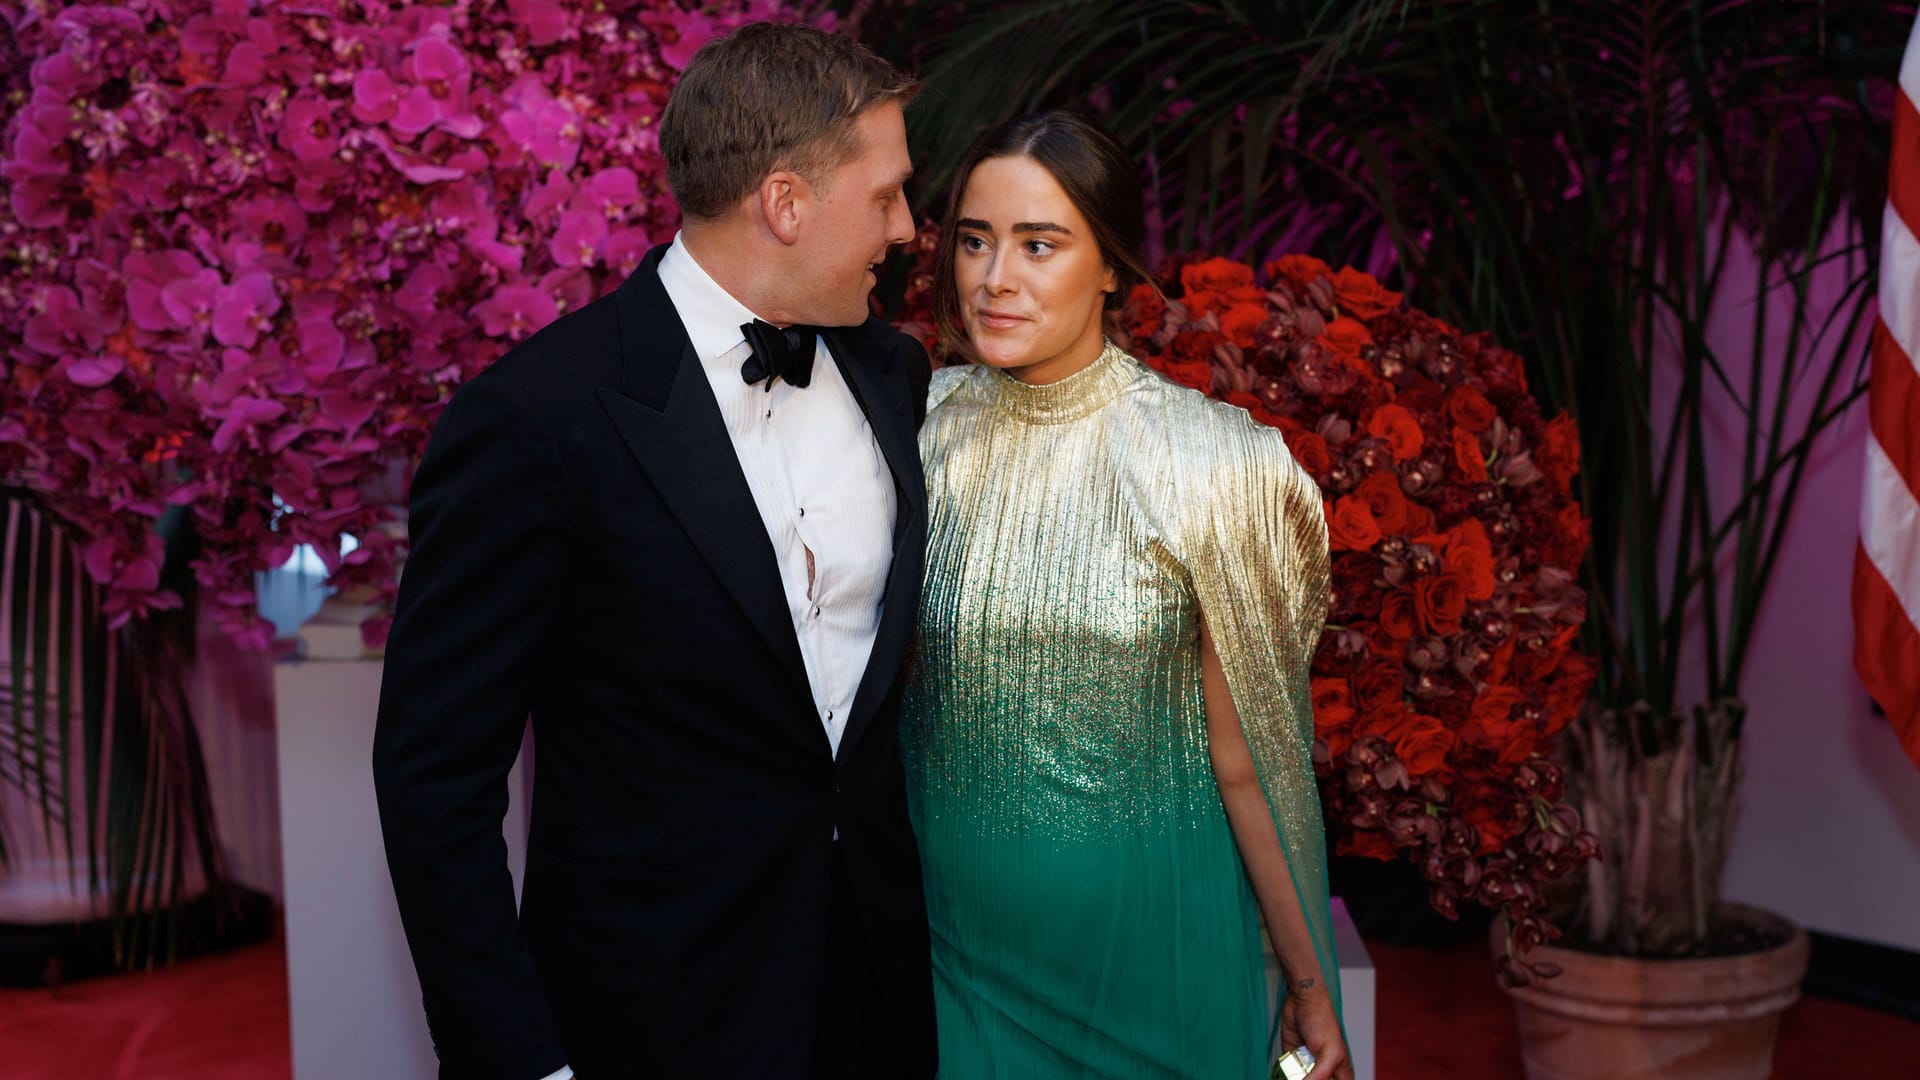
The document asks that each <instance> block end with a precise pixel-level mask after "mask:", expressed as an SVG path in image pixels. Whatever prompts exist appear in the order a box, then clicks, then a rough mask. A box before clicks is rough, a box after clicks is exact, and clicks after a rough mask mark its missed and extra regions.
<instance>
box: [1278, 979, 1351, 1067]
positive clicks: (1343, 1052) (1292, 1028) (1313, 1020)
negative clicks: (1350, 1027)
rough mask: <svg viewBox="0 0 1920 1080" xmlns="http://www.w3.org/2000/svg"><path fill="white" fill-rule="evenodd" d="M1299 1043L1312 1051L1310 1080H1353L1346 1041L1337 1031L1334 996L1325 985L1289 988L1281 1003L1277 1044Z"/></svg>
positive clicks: (1290, 1045) (1338, 1029) (1294, 1044)
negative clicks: (1330, 995) (1312, 1062)
mask: <svg viewBox="0 0 1920 1080" xmlns="http://www.w3.org/2000/svg"><path fill="white" fill-rule="evenodd" d="M1301 1043H1305V1044H1306V1046H1307V1049H1309V1050H1311V1051H1313V1059H1314V1066H1313V1072H1312V1073H1310V1074H1309V1076H1310V1077H1311V1080H1353V1061H1352V1059H1351V1058H1350V1057H1349V1056H1348V1054H1347V1040H1346V1038H1345V1037H1344V1036H1343V1035H1341V1034H1340V1017H1339V1016H1338V1015H1337V1014H1336V1013H1335V1012H1334V1011H1333V999H1332V998H1330V997H1328V996H1327V992H1326V989H1325V988H1324V987H1320V986H1317V985H1316V986H1305V987H1300V988H1298V989H1292V990H1289V991H1287V1000H1286V1001H1285V1002H1284V1003H1283V1004H1282V1005H1281V1006H1280V1045H1281V1046H1282V1047H1294V1046H1299V1045H1300V1044H1301Z"/></svg>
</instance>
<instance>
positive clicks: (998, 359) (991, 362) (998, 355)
mask: <svg viewBox="0 0 1920 1080" xmlns="http://www.w3.org/2000/svg"><path fill="white" fill-rule="evenodd" d="M974 355H975V356H976V357H978V358H979V360H980V362H981V363H983V364H985V365H987V366H988V367H991V368H999V369H1001V370H1002V371H1010V370H1012V369H1015V368H1023V367H1026V366H1027V365H1028V364H1031V363H1033V357H1032V355H1031V354H1030V353H1029V351H1028V350H1026V349H1016V348H1007V347H1004V346H1003V347H999V348H995V347H993V346H991V345H989V346H988V347H987V348H984V349H983V348H979V347H978V346H976V347H975V348H974Z"/></svg>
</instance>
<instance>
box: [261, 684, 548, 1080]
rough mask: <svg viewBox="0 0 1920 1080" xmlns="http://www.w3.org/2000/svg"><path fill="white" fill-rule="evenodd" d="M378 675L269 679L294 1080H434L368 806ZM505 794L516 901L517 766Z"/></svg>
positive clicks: (520, 810) (522, 858)
mask: <svg viewBox="0 0 1920 1080" xmlns="http://www.w3.org/2000/svg"><path fill="white" fill-rule="evenodd" d="M380 669H381V665H380V662H379V661H378V660H343V661H327V662H321V661H308V662H304V663H283V664H277V665H275V667H274V673H273V687H274V701H275V709H276V711H277V713H278V728H279V732H278V735H279V738H278V757H279V767H280V822H281V844H282V851H283V861H284V869H285V887H286V922H287V990H288V1004H289V1010H290V1012H291V1014H292V1022H293V1075H294V1080H341V1078H342V1077H380V1078H381V1080H389V1078H390V1080H433V1077H434V1075H435V1072H436V1071H437V1068H438V1065H437V1063H436V1062H435V1060H434V1056H433V1044H432V1042H431V1040H430V1038H429V1036H428V1034H427V1020H426V1015H425V1013H424V1012H422V1011H421V1005H420V981H419V979H418V977H416V976H415V975H414V971H413V961H412V958H411V956H410V955H409V954H408V952H407V942H406V937H405V936H404V935H403V933H402V932H401V929H400V913H399V910H398V908H397V907H396V905H395V903H394V899H393V883H392V881H391V880H390V879H389V878H388V876H387V862H386V854H385V848H384V847H383V845H382V843H381V839H380V817H379V812H378V808H377V806H376V804H375V802H374V794H373V729H374V717H375V713H376V710H377V707H378V703H379V698H380ZM525 758H526V754H525V752H524V747H523V752H522V762H523V764H524V761H525ZM508 784H509V788H510V791H511V803H510V806H509V808H508V810H507V817H506V821H505V823H504V828H505V833H506V838H507V860H508V864H509V866H510V868H511V869H512V871H513V879H514V888H515V891H516V892H517V891H518V889H519V883H520V873H521V869H522V867H523V866H524V865H525V862H526V833H527V798H526V793H527V790H528V789H527V785H526V783H525V778H524V776H523V774H522V765H516V766H515V767H514V770H513V773H512V775H511V777H510V778H509V781H508Z"/></svg>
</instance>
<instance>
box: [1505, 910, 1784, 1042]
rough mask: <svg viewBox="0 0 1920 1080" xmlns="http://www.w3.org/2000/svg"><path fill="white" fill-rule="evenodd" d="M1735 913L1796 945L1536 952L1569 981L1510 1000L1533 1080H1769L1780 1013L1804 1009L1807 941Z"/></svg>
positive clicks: (1526, 990) (1775, 922)
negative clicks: (1678, 954) (1664, 955)
mask: <svg viewBox="0 0 1920 1080" xmlns="http://www.w3.org/2000/svg"><path fill="white" fill-rule="evenodd" d="M1726 910H1727V913H1728V914H1729V915H1730V916H1731V917H1733V918H1736V919H1740V920H1742V921H1747V922H1750V923H1752V924H1753V925H1756V926H1762V927H1769V928H1771V927H1778V928H1779V931H1780V935H1779V936H1784V937H1785V938H1786V943H1785V944H1783V945H1780V946H1777V947H1775V948H1772V949H1767V950H1765V951H1763V952H1756V953H1746V954H1743V955H1738V956H1722V957H1709V958H1705V959H1688V960H1642V959H1635V958H1630V957H1621V956H1601V955H1598V954H1595V953H1587V952H1579V951H1576V950H1573V949H1566V948H1556V947H1554V946H1550V945H1549V946H1542V947H1541V948H1539V949H1536V950H1535V951H1534V954H1533V955H1534V958H1535V959H1537V960H1543V961H1547V962H1549V963H1554V964H1558V965H1560V967H1561V968H1562V971H1561V974H1560V975H1558V976H1556V977H1554V978H1551V979H1538V980H1535V982H1534V983H1533V985H1531V986H1523V987H1515V988H1510V989H1508V990H1507V993H1508V995H1509V996H1511V997H1512V998H1513V1007H1514V1014H1515V1016H1516V1018H1517V1019H1518V1020H1519V1024H1520V1054H1521V1058H1522V1059H1523V1061H1524V1062H1525V1065H1526V1070H1527V1076H1528V1080H1638V1078H1641V1077H1645V1078H1648V1080H1652V1078H1655V1077H1658V1078H1661V1080H1767V1077H1768V1076H1769V1075H1771V1073H1772V1072H1773V1047H1774V1040H1775V1038H1776V1036H1777V1035H1778V1034H1779V1027H1780V1014H1781V1013H1782V1012H1783V1011H1785V1010H1786V1008H1787V1007H1788V1006H1789V1005H1792V1004H1793V1003H1794V1002H1795V1001H1797V1000H1799V998H1800V980H1801V977H1802V976H1804V975H1805V974H1806V971H1807V935H1806V933H1805V931H1803V930H1801V929H1800V928H1799V927H1797V926H1794V925H1793V924H1791V923H1789V922H1788V921H1787V920H1785V919H1783V918H1781V917H1780V916H1778V915H1774V914H1772V913H1770V912H1765V911H1761V910H1759V909H1757V908H1750V907H1746V906H1744V905H1740V904H1727V905H1726ZM1496 947H1497V945H1496Z"/></svg>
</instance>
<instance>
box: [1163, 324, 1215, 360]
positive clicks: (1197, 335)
mask: <svg viewBox="0 0 1920 1080" xmlns="http://www.w3.org/2000/svg"><path fill="white" fill-rule="evenodd" d="M1226 340H1227V339H1226V338H1224V337H1222V336H1220V335H1219V334H1218V333H1216V332H1214V331H1212V330H1182V331H1180V332H1179V333H1177V334H1175V335H1173V343H1172V347H1171V349H1170V350H1169V351H1170V352H1171V354H1172V355H1171V357H1170V358H1171V359H1174V360H1179V361H1182V362H1184V363H1189V364H1190V363H1195V362H1199V363H1203V364H1211V363H1213V352H1214V350H1215V349H1218V348H1219V347H1220V346H1221V345H1223V344H1225V343H1226Z"/></svg>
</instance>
